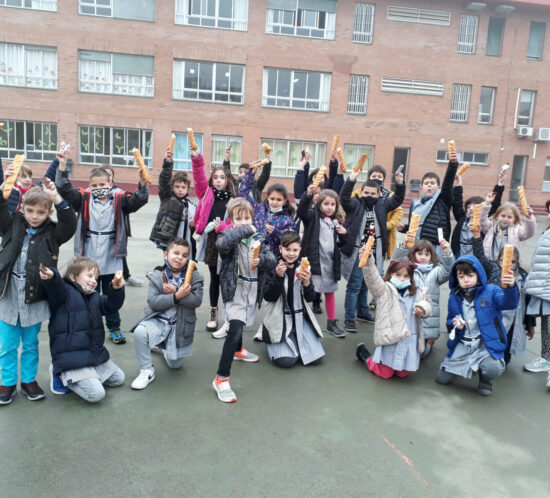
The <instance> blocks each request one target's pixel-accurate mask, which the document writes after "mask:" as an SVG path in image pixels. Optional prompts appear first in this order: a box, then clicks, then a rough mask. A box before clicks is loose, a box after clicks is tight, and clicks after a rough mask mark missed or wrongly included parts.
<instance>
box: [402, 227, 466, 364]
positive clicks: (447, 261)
mask: <svg viewBox="0 0 550 498" xmlns="http://www.w3.org/2000/svg"><path fill="white" fill-rule="evenodd" d="M409 242H414V239H413V237H412V235H411V234H410V233H408V234H407V235H405V242H404V244H402V245H401V246H400V247H398V248H397V249H396V250H395V252H394V253H393V259H399V258H407V259H408V260H409V261H410V262H411V263H414V265H415V270H414V281H415V283H416V286H417V288H419V289H425V290H426V292H427V295H428V296H429V297H430V300H431V303H432V313H431V315H430V316H429V317H426V318H423V319H422V324H423V328H424V339H425V341H426V344H425V348H424V351H423V352H422V354H421V357H422V358H426V357H427V356H428V355H429V354H430V352H431V350H432V346H433V345H434V343H435V341H436V340H437V339H438V338H439V335H440V329H439V316H440V315H439V313H440V311H439V297H440V288H441V286H442V285H443V284H444V283H445V282H447V281H448V280H449V273H450V271H451V268H452V266H453V263H454V261H455V258H454V256H453V253H452V252H451V247H450V245H449V243H448V242H447V241H446V240H442V241H441V242H440V243H439V245H440V246H441V257H438V256H437V254H436V252H435V249H434V248H433V245H432V243H431V242H429V241H427V240H422V239H420V240H417V241H416V242H414V245H413V247H412V248H411V249H408V248H407V247H406V244H407V243H409Z"/></svg>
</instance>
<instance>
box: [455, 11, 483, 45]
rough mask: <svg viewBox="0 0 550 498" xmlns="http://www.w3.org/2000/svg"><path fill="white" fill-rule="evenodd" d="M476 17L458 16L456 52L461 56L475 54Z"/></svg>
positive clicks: (477, 18)
mask: <svg viewBox="0 0 550 498" xmlns="http://www.w3.org/2000/svg"><path fill="white" fill-rule="evenodd" d="M478 24H479V17H478V16H466V15H462V16H460V28H459V31H458V46H457V49H456V50H457V52H459V53H461V54H475V53H476V42H477V27H478Z"/></svg>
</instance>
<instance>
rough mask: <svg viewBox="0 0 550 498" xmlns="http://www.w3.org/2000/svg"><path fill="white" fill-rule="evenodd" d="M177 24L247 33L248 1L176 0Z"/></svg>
mask: <svg viewBox="0 0 550 498" xmlns="http://www.w3.org/2000/svg"><path fill="white" fill-rule="evenodd" d="M175 23H176V24H184V25H188V26H202V27H205V28H221V29H234V30H237V31H246V30H247V27H248V0H176V17H175Z"/></svg>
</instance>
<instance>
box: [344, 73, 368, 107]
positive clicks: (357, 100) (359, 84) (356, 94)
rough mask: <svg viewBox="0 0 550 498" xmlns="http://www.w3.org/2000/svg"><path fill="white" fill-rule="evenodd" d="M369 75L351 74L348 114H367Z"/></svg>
mask: <svg viewBox="0 0 550 498" xmlns="http://www.w3.org/2000/svg"><path fill="white" fill-rule="evenodd" d="M368 93H369V77H368V76H364V75H361V74H351V75H350V77H349V94H348V114H367V96H368Z"/></svg>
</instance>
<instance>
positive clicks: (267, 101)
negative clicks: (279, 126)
mask: <svg viewBox="0 0 550 498" xmlns="http://www.w3.org/2000/svg"><path fill="white" fill-rule="evenodd" d="M330 82H331V75H330V73H316V72H313V71H294V70H292V69H275V68H268V67H266V68H264V82H263V89H262V105H263V106H264V107H278V108H282V109H285V108H286V109H301V110H306V111H321V112H328V110H329V106H330Z"/></svg>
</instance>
